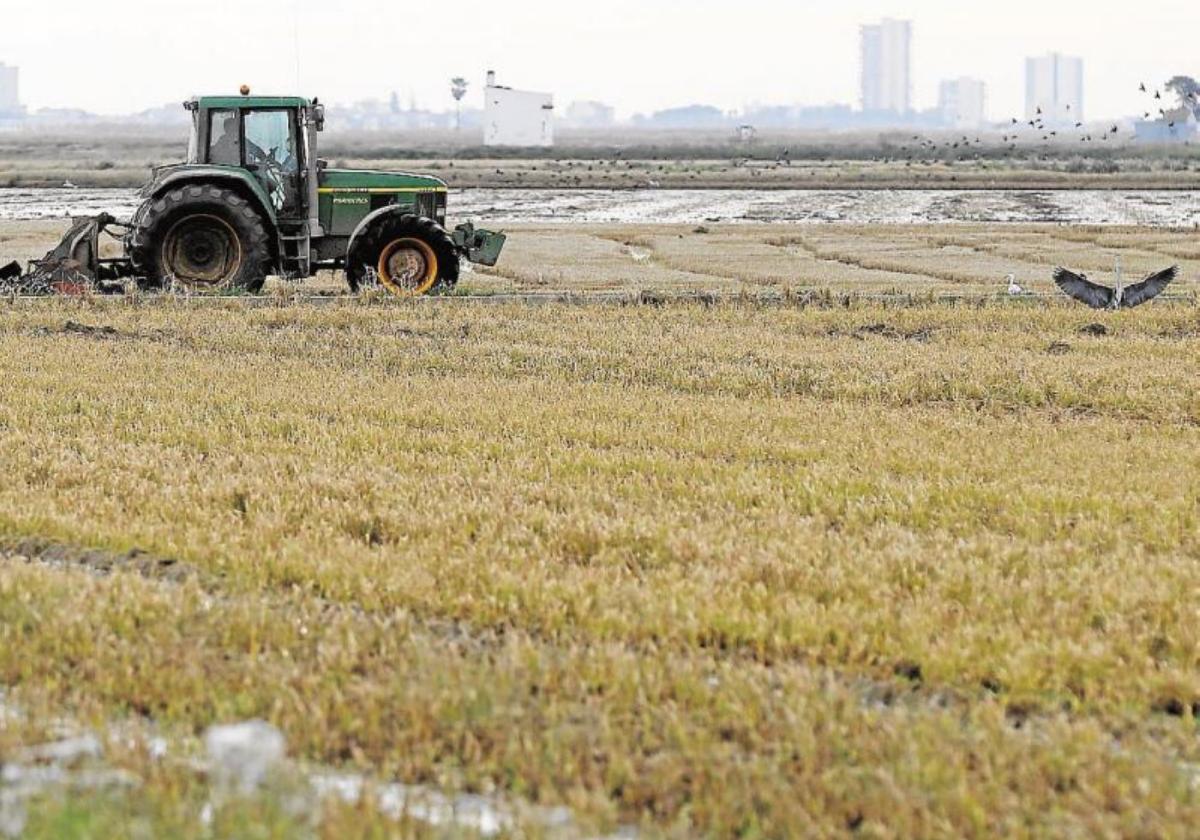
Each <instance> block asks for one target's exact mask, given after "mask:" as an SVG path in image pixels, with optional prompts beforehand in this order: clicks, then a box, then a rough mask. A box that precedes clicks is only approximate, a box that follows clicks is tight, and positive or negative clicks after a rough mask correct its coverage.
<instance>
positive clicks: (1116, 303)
mask: <svg viewBox="0 0 1200 840" xmlns="http://www.w3.org/2000/svg"><path fill="white" fill-rule="evenodd" d="M1178 275H1179V266H1177V265H1174V266H1171V267H1170V268H1168V269H1165V270H1164V271H1159V272H1157V273H1155V274H1151V275H1150V276H1149V277H1147V278H1146V279H1145V280H1143V281H1142V282H1140V283H1135V284H1133V285H1132V286H1128V287H1127V286H1126V285H1125V279H1124V276H1123V275H1122V274H1121V258H1120V257H1118V258H1117V286H1116V288H1115V289H1110V288H1109V287H1108V286H1102V285H1100V284H1099V283H1093V282H1092V281H1091V280H1088V278H1087V275H1086V274H1076V273H1075V272H1073V271H1068V270H1067V269H1065V268H1056V269H1055V270H1054V282H1055V283H1057V284H1058V288H1060V289H1062V290H1063V291H1064V292H1066V293H1067V294H1068V295H1070V296H1071V297H1073V298H1075V300H1077V301H1079V302H1080V303H1086V304H1087V305H1088V306H1090V307H1092V309H1132V308H1133V307H1135V306H1141V305H1142V304H1143V303H1145V302H1146V301H1149V300H1153V299H1154V298H1156V297H1158V296H1159V295H1160V294H1162V293H1163V291H1164V290H1165V289H1166V288H1167V286H1169V285H1171V283H1172V282H1173V281H1174V280H1175V278H1176V277H1177V276H1178Z"/></svg>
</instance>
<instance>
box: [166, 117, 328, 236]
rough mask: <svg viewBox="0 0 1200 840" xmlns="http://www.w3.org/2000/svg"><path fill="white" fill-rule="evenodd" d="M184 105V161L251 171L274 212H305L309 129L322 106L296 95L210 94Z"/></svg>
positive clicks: (319, 120) (319, 121) (318, 120)
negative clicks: (187, 128) (187, 137)
mask: <svg viewBox="0 0 1200 840" xmlns="http://www.w3.org/2000/svg"><path fill="white" fill-rule="evenodd" d="M185 107H187V108H188V110H190V111H191V112H192V136H191V142H190V143H189V146H188V163H189V164H193V165H196V164H200V165H209V166H222V167H230V168H237V169H242V170H245V171H247V172H250V173H251V174H253V176H254V178H255V179H256V180H257V181H258V183H259V185H260V186H261V187H262V189H263V191H264V192H265V193H266V195H267V198H268V200H269V202H270V204H271V207H272V208H273V209H274V211H275V213H277V214H278V216H279V218H281V219H285V220H287V219H302V218H305V217H306V216H307V209H308V208H307V207H306V205H307V204H308V200H307V199H308V195H307V189H306V188H307V187H308V186H309V184H308V183H307V181H309V180H310V177H311V176H310V175H309V160H310V157H311V155H312V152H313V151H314V147H315V143H311V142H310V141H309V139H310V131H312V132H315V131H320V130H321V129H322V128H323V123H324V107H323V106H321V105H317V104H314V103H312V102H310V101H308V100H307V99H302V98H300V97H284V96H255V97H251V96H241V97H219V96H217V97H211V96H210V97H202V98H199V99H193V100H191V101H190V102H188V103H186V106H185ZM315 168H316V167H313V169H314V170H315Z"/></svg>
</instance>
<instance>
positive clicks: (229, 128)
mask: <svg viewBox="0 0 1200 840" xmlns="http://www.w3.org/2000/svg"><path fill="white" fill-rule="evenodd" d="M208 162H209V163H215V164H218V165H220V166H241V165H242V144H241V140H240V139H239V137H238V117H237V111H213V112H212V115H211V116H210V117H209V123H208Z"/></svg>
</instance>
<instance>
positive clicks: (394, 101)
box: [391, 91, 400, 114]
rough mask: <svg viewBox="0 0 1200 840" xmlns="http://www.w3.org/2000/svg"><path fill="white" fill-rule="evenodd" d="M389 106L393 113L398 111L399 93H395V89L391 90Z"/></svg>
mask: <svg viewBox="0 0 1200 840" xmlns="http://www.w3.org/2000/svg"><path fill="white" fill-rule="evenodd" d="M391 108H392V113H393V114H399V113H400V94H398V93H396V91H392V101H391Z"/></svg>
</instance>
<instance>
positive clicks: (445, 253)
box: [346, 214, 458, 297]
mask: <svg viewBox="0 0 1200 840" xmlns="http://www.w3.org/2000/svg"><path fill="white" fill-rule="evenodd" d="M346 280H347V282H348V283H349V284H350V288H351V289H352V290H354V291H358V290H359V288H361V287H362V286H363V285H366V284H368V283H370V282H371V281H372V280H374V281H376V282H378V283H379V284H380V285H381V286H383V287H384V288H385V289H387V290H388V291H389V292H391V293H392V294H394V295H399V296H401V297H415V296H417V295H423V294H426V293H427V292H429V291H431V290H433V289H434V287H436V286H438V284H439V283H440V284H442V285H443V286H447V287H448V286H453V285H454V283H455V282H457V280H458V253H457V251H456V250H455V248H454V240H453V239H451V238H450V235H449V234H448V233H446V231H445V229H443V228H442V226H441V225H439V224H438V223H437V222H435V221H433V220H432V219H425V218H422V217H420V216H414V215H408V214H406V215H403V216H392V217H388V218H384V219H380V220H379V221H378V222H377V223H376V224H375V225H373V226H372V227H371V228H370V229H368V230H367V231H366V232H365V233H364V234H362V235H361V236H360V237H359V239H358V240H357V241H355V242H354V243H353V244H352V245H351V246H350V253H349V254H348V255H347V258H346Z"/></svg>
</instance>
